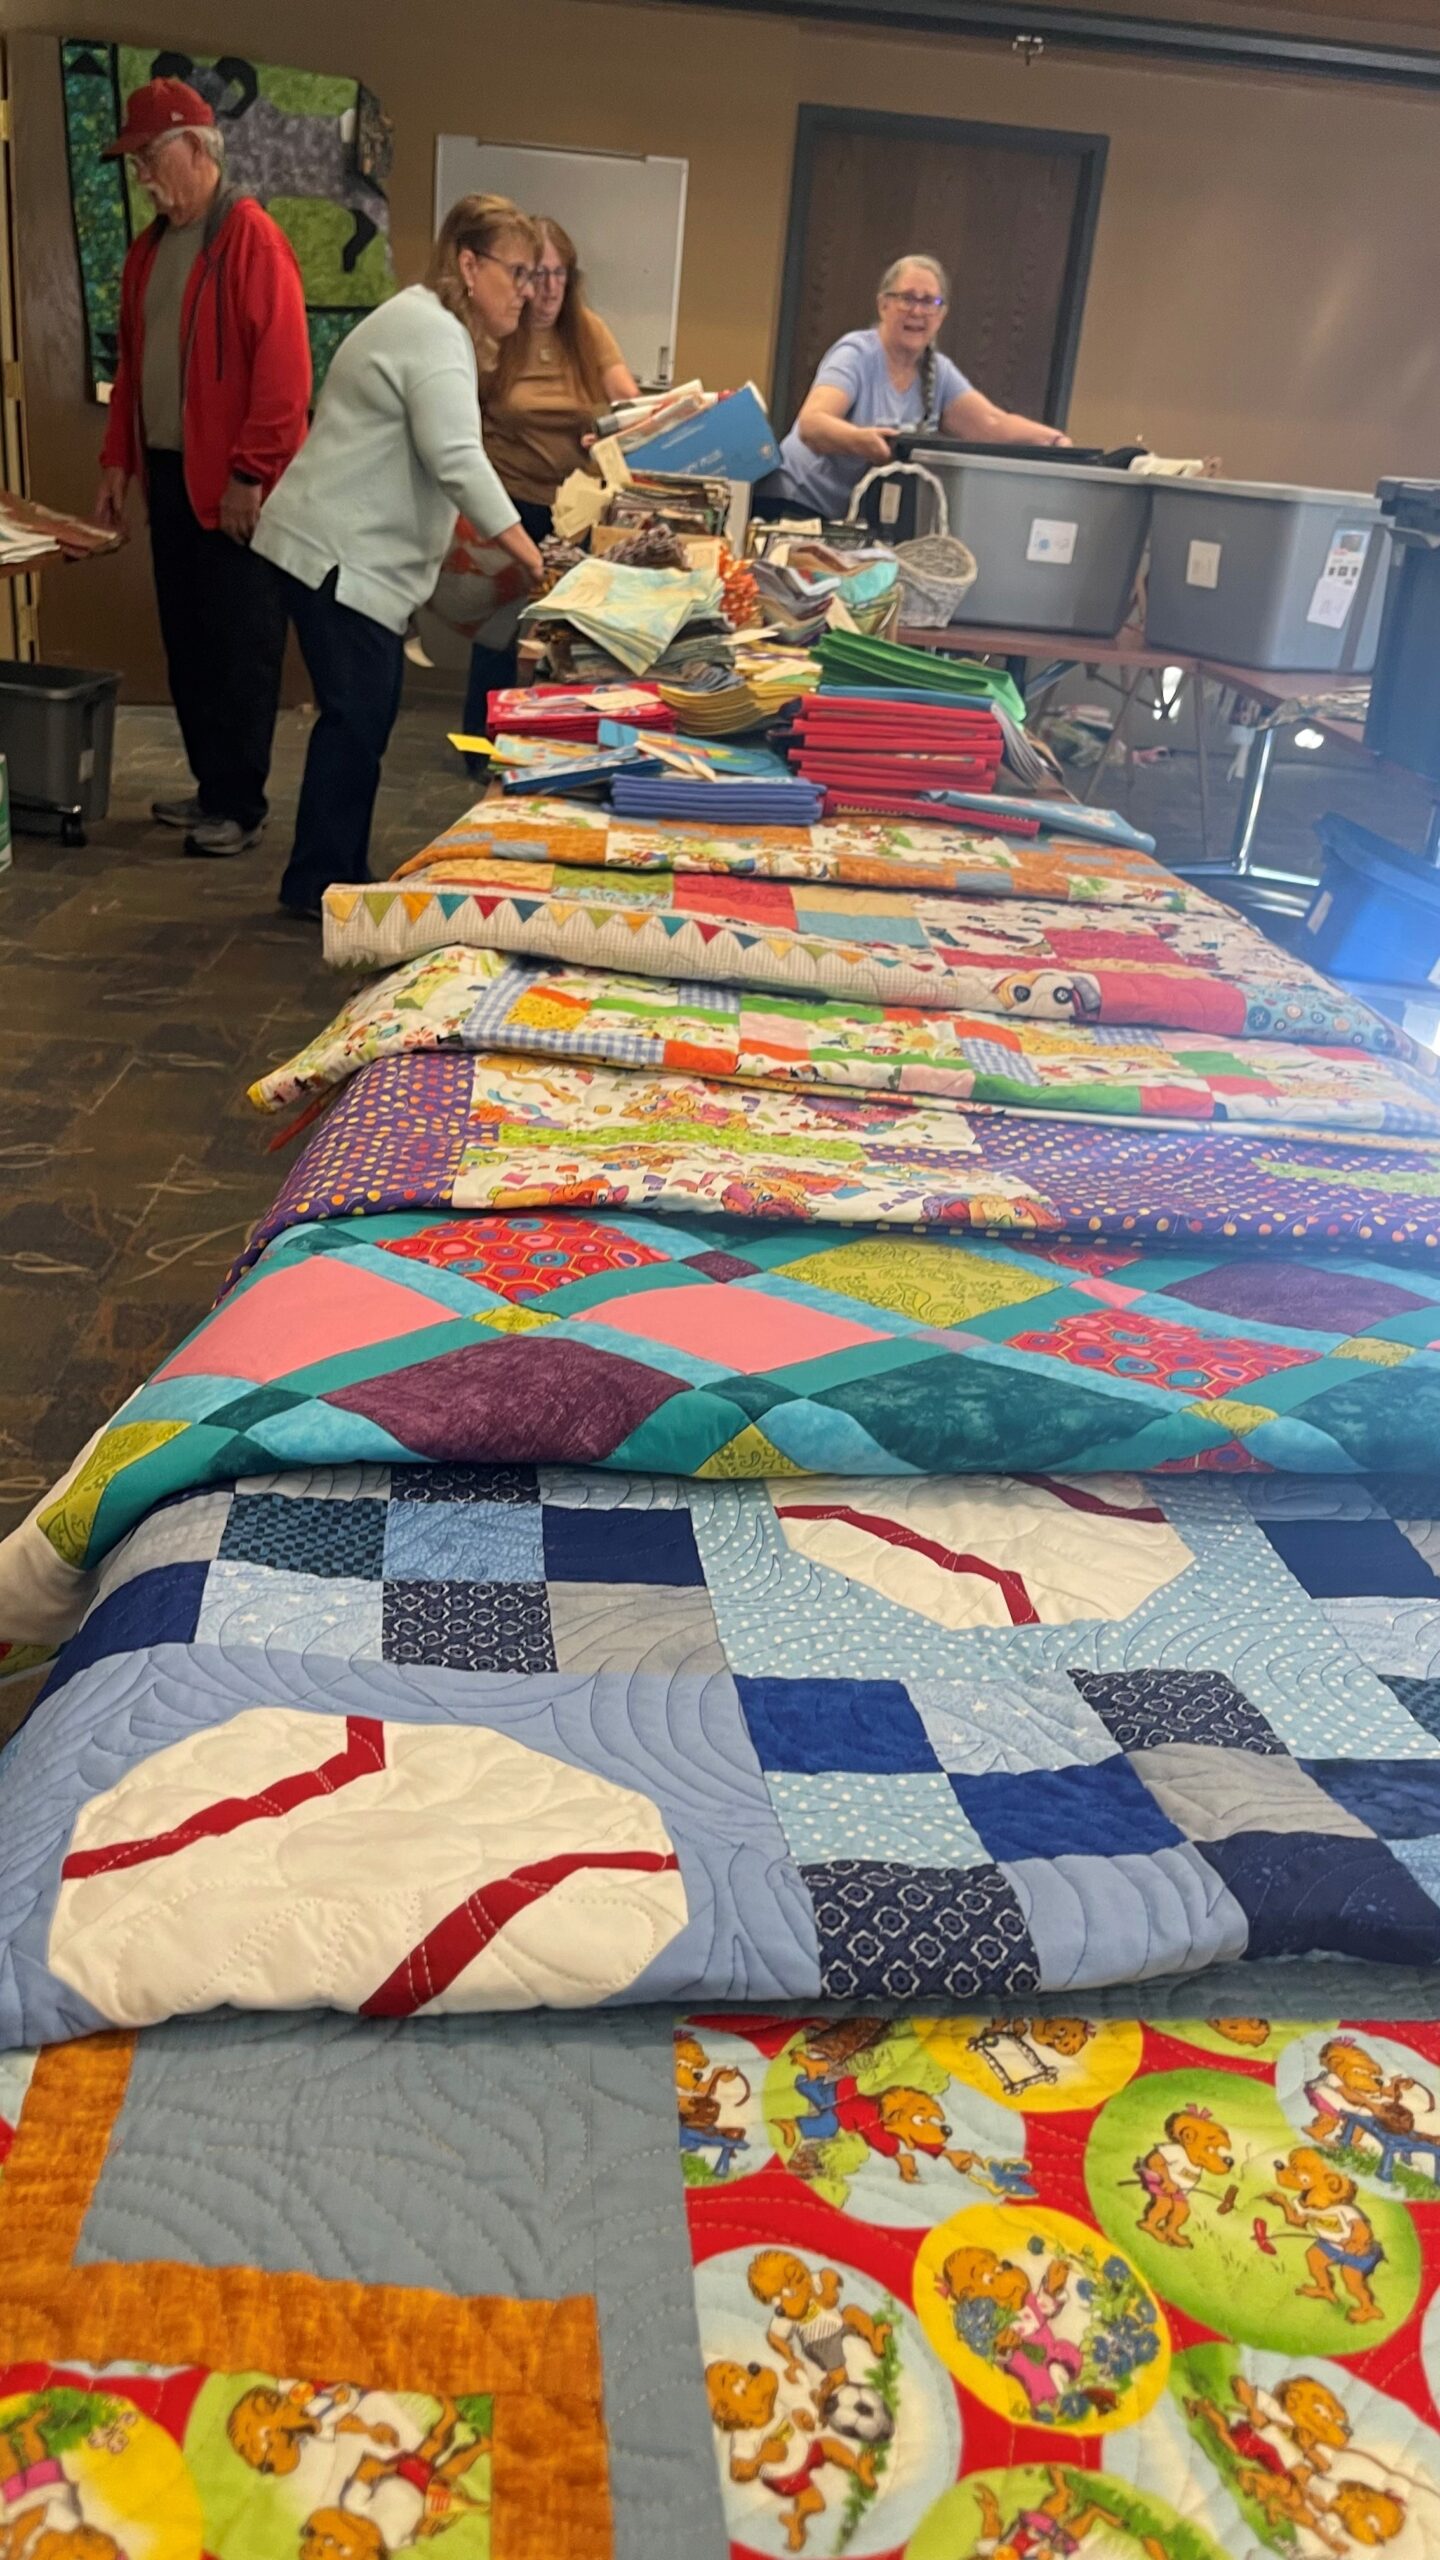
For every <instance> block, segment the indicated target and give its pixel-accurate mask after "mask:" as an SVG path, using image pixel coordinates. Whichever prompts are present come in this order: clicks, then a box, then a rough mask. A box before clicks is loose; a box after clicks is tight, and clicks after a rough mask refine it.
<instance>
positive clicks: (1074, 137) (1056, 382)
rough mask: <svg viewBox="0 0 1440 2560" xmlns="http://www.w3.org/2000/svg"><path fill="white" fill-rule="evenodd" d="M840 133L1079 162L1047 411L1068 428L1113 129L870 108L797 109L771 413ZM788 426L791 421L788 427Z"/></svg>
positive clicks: (1055, 423) (1050, 422) (785, 370)
mask: <svg viewBox="0 0 1440 2560" xmlns="http://www.w3.org/2000/svg"><path fill="white" fill-rule="evenodd" d="M837 132H838V133H866V134H888V135H890V136H891V137H892V138H893V139H894V140H895V141H897V142H904V141H923V142H978V143H983V144H984V145H985V146H986V148H987V149H989V150H992V151H1035V150H1042V149H1043V150H1045V151H1048V152H1050V153H1052V154H1059V155H1060V156H1062V157H1065V158H1070V159H1074V160H1077V161H1078V162H1079V164H1080V174H1079V184H1078V186H1077V188H1076V191H1075V218H1074V220H1073V222H1072V223H1071V226H1070V240H1069V245H1068V248H1067V250H1066V253H1065V275H1064V279H1063V282H1062V284H1061V288H1060V312H1059V318H1058V321H1057V324H1056V331H1055V351H1054V355H1053V356H1052V358H1051V364H1050V378H1049V381H1048V382H1047V383H1046V386H1045V399H1044V403H1043V405H1042V409H1041V416H1042V417H1043V419H1044V421H1045V424H1046V425H1047V426H1051V427H1063V426H1064V424H1065V422H1066V419H1067V417H1068V416H1069V412H1070V393H1071V389H1072V386H1073V384H1074V380H1075V359H1076V356H1077V355H1078V353H1079V348H1080V324H1081V321H1082V320H1083V318H1084V316H1085V293H1086V288H1087V286H1088V284H1089V281H1090V261H1091V258H1092V255H1093V253H1094V248H1095V226H1096V223H1097V222H1098V220H1099V218H1100V194H1101V189H1102V188H1103V186H1104V184H1105V164H1106V161H1107V159H1108V158H1109V153H1110V139H1109V136H1108V134H1103V133H1066V132H1063V131H1061V130H1060V128H1059V127H1057V126H1054V125H1045V124H981V123H975V122H972V121H969V120H965V121H962V120H960V119H958V118H956V117H953V116H904V115H891V114H888V113H885V112H882V111H881V110H879V109H877V108H871V107H819V106H808V105H806V106H801V107H800V108H799V109H798V110H797V112H796V118H795V159H794V164H793V167H792V170H791V176H790V209H789V212H788V214H787V216H786V225H785V265H784V270H783V273H782V276H781V283H780V316H779V319H778V321H777V323H776V329H775V354H774V359H773V362H772V365H771V371H770V397H771V414H772V415H774V404H775V402H776V400H777V399H779V398H780V397H781V396H782V395H783V393H784V389H785V385H786V383H787V381H788V379H789V374H790V359H791V355H792V352H793V350H794V345H795V333H796V329H797V327H798V325H799V317H800V302H801V295H802V290H803V273H802V256H803V249H804V239H805V229H806V225H807V223H808V222H809V219H810V199H811V191H812V186H813V182H814V173H815V147H816V144H817V142H818V141H819V138H820V136H821V135H822V134H824V133H837ZM789 423H790V421H789V420H788V419H787V420H786V421H785V424H786V426H787V427H788V425H789Z"/></svg>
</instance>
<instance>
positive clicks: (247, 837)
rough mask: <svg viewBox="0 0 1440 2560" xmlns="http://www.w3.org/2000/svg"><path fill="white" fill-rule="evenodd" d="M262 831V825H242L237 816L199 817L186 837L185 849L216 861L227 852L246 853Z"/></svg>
mask: <svg viewBox="0 0 1440 2560" xmlns="http://www.w3.org/2000/svg"><path fill="white" fill-rule="evenodd" d="M264 832H265V829H264V827H263V826H258V827H242V826H241V824H240V821H239V819H238V818H201V819H199V820H198V821H197V823H196V824H195V825H194V826H193V827H192V828H191V830H190V833H189V834H188V836H187V837H186V839H185V850H186V852H187V853H196V854H202V855H204V856H206V857H207V858H208V859H209V860H210V861H212V862H218V861H221V860H223V858H224V857H225V855H227V854H231V853H248V852H249V850H250V847H251V846H252V844H258V843H259V841H260V838H261V837H262V835H263V834H264Z"/></svg>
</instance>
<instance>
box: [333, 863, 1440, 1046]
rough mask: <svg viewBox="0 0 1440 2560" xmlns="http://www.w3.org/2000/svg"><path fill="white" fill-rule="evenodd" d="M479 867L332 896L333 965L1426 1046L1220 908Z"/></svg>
mask: <svg viewBox="0 0 1440 2560" xmlns="http://www.w3.org/2000/svg"><path fill="white" fill-rule="evenodd" d="M469 876H470V880H471V882H472V884H473V885H470V886H464V887H461V886H457V887H455V888H446V887H444V886H442V885H439V884H437V883H433V882H431V881H430V879H429V877H428V875H427V874H425V873H422V874H420V875H419V876H418V877H417V878H416V879H415V880H413V881H407V880H396V881H392V882H386V883H384V884H376V885H372V886H370V887H368V888H353V887H349V886H341V887H334V888H330V889H327V890H326V892H325V901H324V905H325V956H326V958H327V960H330V961H332V962H333V963H334V964H335V965H336V966H337V967H339V968H363V969H385V968H390V967H393V966H394V965H395V963H396V962H398V961H401V960H408V959H413V958H416V957H418V956H419V955H421V954H423V953H426V952H431V951H437V950H439V949H441V948H443V946H444V945H446V944H447V943H462V944H465V945H467V946H469V947H472V948H475V949H479V950H490V951H508V952H512V953H515V954H516V955H518V956H522V957H526V958H530V959H537V960H546V961H556V960H559V961H564V962H566V963H567V964H571V965H576V966H579V967H583V968H590V969H619V970H624V971H626V972H628V973H631V974H637V973H638V974H639V975H640V976H642V977H661V978H674V977H682V978H690V979H696V978H703V979H706V980H710V981H718V982H719V983H721V984H725V985H735V986H746V987H768V988H772V989H774V990H776V991H778V992H779V993H781V994H783V995H791V996H841V997H844V998H847V999H850V1000H853V1001H856V1002H859V1003H862V1004H869V1003H878V1004H882V1005H884V1004H898V1005H915V1006H918V1007H920V1008H921V1009H922V1010H924V1011H927V1012H942V1013H945V1012H953V1011H955V1010H956V1009H957V1008H962V1007H963V1008H965V1009H967V1010H970V1011H973V1012H977V1013H993V1014H1000V1015H1009V1014H1014V1013H1023V1014H1025V1015H1026V1016H1028V1017H1030V1018H1033V1019H1037V1020H1053V1021H1083V1022H1105V1023H1146V1024H1154V1025H1155V1026H1157V1027H1158V1028H1160V1029H1163V1030H1173V1031H1205V1032H1224V1033H1230V1034H1244V1035H1246V1036H1249V1037H1252V1038H1267V1039H1277V1038H1279V1039H1291V1040H1299V1041H1304V1042H1307V1043H1315V1044H1318V1045H1320V1046H1323V1047H1348V1048H1357V1049H1370V1050H1374V1051H1376V1052H1378V1053H1379V1054H1380V1055H1382V1056H1390V1057H1414V1056H1416V1055H1418V1054H1419V1053H1418V1052H1417V1051H1416V1050H1415V1048H1414V1045H1413V1043H1411V1042H1410V1040H1409V1039H1408V1037H1407V1035H1406V1034H1405V1033H1404V1032H1403V1031H1401V1030H1400V1029H1399V1028H1398V1027H1397V1026H1396V1025H1395V1024H1393V1023H1390V1022H1386V1021H1384V1020H1382V1019H1381V1017H1380V1016H1379V1015H1377V1014H1372V1013H1371V1012H1370V1010H1369V1008H1368V1006H1365V1005H1362V1004H1360V1003H1359V1002H1358V1001H1357V1000H1356V999H1354V998H1352V997H1350V996H1346V995H1343V994H1342V993H1341V992H1340V991H1339V989H1337V988H1335V987H1333V986H1332V985H1331V984H1330V983H1329V981H1328V980H1326V979H1324V978H1321V977H1320V976H1319V975H1318V974H1317V972H1316V971H1314V970H1312V969H1309V968H1307V967H1306V965H1305V963H1304V962H1303V961H1300V960H1295V959H1292V958H1291V957H1290V956H1289V955H1288V954H1287V953H1283V952H1280V951H1277V949H1276V948H1275V946H1274V944H1273V943H1270V942H1267V941H1266V940H1265V937H1264V936H1263V934H1261V933H1260V932H1258V931H1257V929H1256V928H1255V926H1253V925H1251V924H1248V923H1246V922H1245V921H1244V920H1243V919H1242V918H1240V917H1239V916H1236V915H1233V914H1230V913H1229V912H1228V911H1227V910H1226V909H1225V908H1223V907H1219V906H1216V905H1215V904H1214V902H1213V901H1211V900H1209V899H1206V900H1205V901H1204V902H1203V904H1202V903H1200V902H1198V901H1197V902H1195V903H1193V904H1192V905H1190V906H1187V907H1186V908H1185V910H1184V911H1183V912H1181V913H1179V914H1170V913H1166V912H1151V911H1149V910H1146V909H1142V910H1140V911H1138V912H1136V911H1134V910H1132V909H1130V908H1125V907H1121V908H1116V909H1114V910H1108V909H1107V910H1106V911H1105V912H1104V913H1103V915H1097V914H1096V913H1094V912H1090V911H1086V912H1080V913H1077V912H1076V911H1075V910H1074V909H1073V908H1071V907H1069V906H1065V905H1062V904H1059V903H1057V902H1055V901H1049V902H1046V901H1044V900H1040V899H1019V898H1016V899H1009V900H1002V899H996V898H957V897H925V896H923V895H921V894H919V893H916V892H904V891H896V890H885V889H856V888H844V887H840V886H836V885H834V884H832V883H830V882H828V881H822V882H818V883H809V882H804V881H798V882H794V883H791V882H788V881H784V880H769V879H745V878H740V879H729V878H724V879H712V878H709V877H707V876H706V875H704V874H703V873H701V874H696V873H690V872H687V873H680V872H652V873H646V874H639V873H629V874H627V873H623V872H618V871H616V872H611V871H607V870H606V869H604V868H603V867H598V868H595V869H591V870H586V869H583V868H579V867H569V868H567V867H566V866H564V865H561V864H557V863H554V862H551V861H536V862H528V861H519V860H502V859H491V860H489V861H476V862H474V863H472V864H471V865H470V870H469Z"/></svg>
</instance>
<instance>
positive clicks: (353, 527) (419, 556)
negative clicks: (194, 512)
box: [255, 196, 541, 921]
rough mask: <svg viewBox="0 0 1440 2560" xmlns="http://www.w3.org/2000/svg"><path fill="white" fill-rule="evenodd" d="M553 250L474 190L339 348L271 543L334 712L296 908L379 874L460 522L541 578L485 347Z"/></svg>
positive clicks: (308, 801)
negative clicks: (396, 778) (484, 394)
mask: <svg viewBox="0 0 1440 2560" xmlns="http://www.w3.org/2000/svg"><path fill="white" fill-rule="evenodd" d="M539 254H540V241H539V235H538V234H537V232H536V230H535V226H534V224H533V223H532V222H531V221H530V220H529V219H528V217H527V216H526V215H525V214H523V213H521V212H520V211H519V210H518V208H517V207H516V206H515V205H513V204H511V203H510V202H509V201H508V200H507V199H506V198H505V197H504V196H463V197H462V198H461V200H460V202H459V204H457V205H455V206H453V207H452V209H451V211H450V212H449V213H448V214H447V215H446V217H445V221H444V223H443V224H442V226H441V229H440V234H439V237H438V238H437V240H436V242H435V247H434V250H433V251H432V253H431V259H430V265H429V269H428V271H427V274H426V278H425V282H424V283H423V284H417V285H411V286H410V287H409V288H408V290H407V291H406V292H404V293H397V294H396V295H395V296H394V298H393V299H392V300H391V301H389V302H384V303H382V304H381V305H380V308H379V309H378V311H374V312H372V313H371V314H370V317H369V318H368V319H367V320H362V321H361V323H360V325H359V327H358V328H357V329H354V330H352V332H351V334H350V336H349V337H348V338H347V339H346V340H345V341H344V344H343V345H342V346H341V347H340V349H339V351H338V353H337V354H336V357H335V360H334V362H333V364H332V365H331V367H330V371H329V374H328V376H327V378H326V382H325V388H324V390H323V392H322V393H321V395H320V403H319V406H318V408H317V409H316V412H315V422H314V425H313V426H312V427H311V430H310V434H309V437H308V438H307V440H306V442H305V443H304V444H303V445H302V446H301V448H300V451H299V453H298V454H297V455H296V457H295V459H294V461H293V462H292V463H291V465H290V467H289V469H288V471H286V473H285V474H284V476H283V478H282V479H281V480H280V481H279V483H278V484H277V486H276V488H275V490H274V492H273V494H272V495H271V497H270V498H269V499H268V501H267V502H266V505H265V507H264V508H263V510H262V512H261V516H260V522H259V526H258V527H257V530H256V534H255V549H256V550H257V551H258V552H260V553H261V554H262V555H263V557H264V558H265V559H267V560H269V561H271V562H272V563H273V565H274V567H275V569H276V570H277V572H278V573H279V575H280V578H281V580H282V583H283V586H284V589H285V601H286V605H287V608H288V610H289V613H290V618H291V620H292V621H293V623H294V625H295V629H296V633H297V635H298V637H299V641H300V647H301V650H302V652H303V654H304V658H305V664H306V666H307V667H308V669H309V671H310V680H311V683H312V684H313V685H314V688H315V699H316V702H317V704H318V706H319V713H320V716H319V718H318V720H317V721H316V723H315V727H314V729H313V730H312V731H311V733H310V747H309V752H308V754H307V756H306V759H305V779H304V782H303V784H302V786H301V791H300V806H299V809H298V811H297V812H296V818H295V842H294V847H293V849H292V851H291V855H290V860H289V864H288V866H287V868H286V872H285V877H284V879H283V880H282V881H281V883H280V904H281V906H282V907H283V908H284V909H285V910H286V911H287V912H288V913H289V914H292V915H297V916H303V917H305V918H307V919H310V920H312V921H313V920H314V919H316V918H317V917H318V916H319V913H320V900H321V897H322V895H323V893H324V891H325V889H326V888H327V887H328V886H329V884H330V882H331V881H332V880H364V879H365V878H367V877H368V872H369V846H370V821H371V818H372V816H373V814H374V808H375V794H376V791H377V789H378V787H379V782H380V764H381V759H382V757H383V756H384V753H385V749H386V747H387V745H388V744H389V739H390V732H391V730H392V728H393V727H394V725H395V715H396V712H397V711H398V710H399V708H400V686H401V679H402V676H403V673H404V663H405V659H404V648H405V632H406V629H407V627H408V625H409V621H410V617H411V614H412V613H413V612H414V611H415V609H416V607H417V606H418V605H422V604H424V603H425V602H426V600H427V598H428V597H429V596H430V594H431V593H432V592H433V589H434V586H435V581H436V578H437V577H438V576H439V573H440V565H441V562H442V561H443V560H444V557H445V554H446V552H447V550H448V549H449V547H450V539H451V536H452V534H453V532H454V530H455V520H456V517H457V515H465V516H468V517H469V519H470V522H471V523H472V524H473V525H474V526H475V528H476V530H477V531H478V532H480V533H482V534H486V535H489V536H490V537H492V538H493V539H495V540H498V541H499V542H500V544H501V545H502V546H503V548H504V549H505V550H506V551H509V552H511V553H512V554H513V556H514V557H515V558H516V559H517V560H518V561H520V562H521V563H522V565H523V566H524V567H525V568H526V569H528V570H529V571H530V573H531V575H532V576H533V577H534V578H535V580H536V581H537V583H538V580H539V578H540V574H541V570H540V554H539V552H538V551H537V550H536V547H535V545H534V543H533V542H532V541H531V539H530V536H529V534H528V533H526V531H525V530H524V527H523V526H522V525H521V523H520V520H519V516H518V514H517V511H516V508H515V504H514V501H513V499H511V498H509V497H507V495H506V493H505V491H504V489H503V488H502V487H501V485H500V482H499V480H498V479H497V478H496V476H495V473H494V472H493V471H492V469H491V467H490V465H489V463H488V462H487V461H486V459H485V448H484V445H483V444H482V442H481V438H480V407H479V396H478V389H477V377H476V368H475V358H476V347H477V345H478V344H479V343H481V342H482V341H489V342H491V343H493V342H494V341H495V340H496V339H500V338H508V337H509V336H511V335H512V333H513V332H514V331H515V330H516V329H517V328H518V327H519V325H520V322H521V320H522V319H523V318H524V315H525V308H526V304H527V303H528V301H529V298H530V294H531V291H532V289H533V286H532V269H533V267H534V263H535V260H536V258H537V257H538V256H539Z"/></svg>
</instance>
